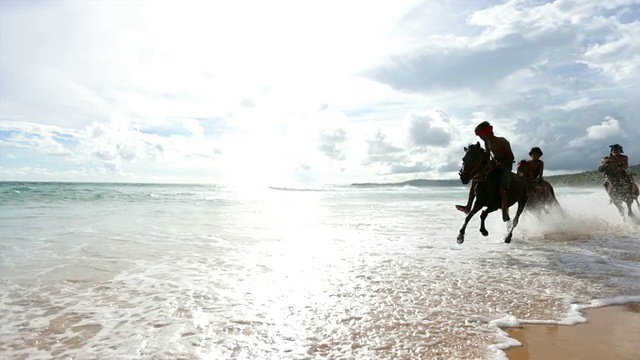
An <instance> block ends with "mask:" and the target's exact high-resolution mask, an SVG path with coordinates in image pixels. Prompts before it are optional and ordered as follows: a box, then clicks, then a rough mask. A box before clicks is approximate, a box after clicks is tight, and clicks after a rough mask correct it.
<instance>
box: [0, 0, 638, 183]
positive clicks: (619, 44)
mask: <svg viewBox="0 0 640 360" xmlns="http://www.w3.org/2000/svg"><path fill="white" fill-rule="evenodd" d="M638 34H640V0H594V1H591V0H557V1H536V0H531V1H523V0H507V1H483V0H427V1H417V0H394V1H383V0H380V1H378V0H348V1H347V0H323V1H315V0H309V1H296V0H272V1H262V0H234V1H189V0H183V1H176V0H174V1H161V0H154V1H142V0H140V1H136V0H132V1H110V0H102V1H80V0H75V1H36V0H33V1H11V0H2V1H0V180H24V181H92V182H93V181H97V182H153V183H158V182H159V183H207V184H209V183H210V184H223V185H224V184H236V185H250V186H263V185H268V186H295V187H303V186H307V187H311V186H320V185H326V184H350V183H354V182H399V181H405V180H411V179H455V178H457V172H458V170H459V169H460V166H461V158H462V156H463V155H464V150H463V148H464V146H465V145H467V144H470V143H475V142H476V141H478V140H479V139H478V138H477V137H476V136H475V135H474V133H473V129H474V128H475V126H476V125H477V124H479V123H480V122H482V121H489V122H490V123H491V124H492V125H493V127H494V131H495V134H496V135H497V136H502V137H505V138H507V139H508V140H509V141H510V143H511V145H512V148H513V151H514V153H515V156H516V159H517V160H520V159H525V158H528V155H527V154H528V152H529V149H530V148H531V147H533V146H539V147H541V148H542V150H543V151H544V156H543V158H542V160H544V161H545V174H547V175H553V174H561V173H572V172H580V171H587V170H593V169H595V168H596V167H597V165H598V163H599V162H600V158H601V157H603V156H605V155H607V154H608V152H609V147H608V146H609V145H610V144H614V143H619V144H621V145H622V146H623V147H624V152H625V154H627V155H628V156H629V159H630V163H632V164H637V163H640V141H639V140H640V36H638Z"/></svg>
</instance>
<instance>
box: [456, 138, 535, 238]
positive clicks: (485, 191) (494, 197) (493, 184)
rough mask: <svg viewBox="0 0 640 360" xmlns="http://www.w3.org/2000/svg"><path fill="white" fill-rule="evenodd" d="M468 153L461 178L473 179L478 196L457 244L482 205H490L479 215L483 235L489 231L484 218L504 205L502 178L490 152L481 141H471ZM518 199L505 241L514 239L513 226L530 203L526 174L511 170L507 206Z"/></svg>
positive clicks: (465, 180) (464, 180) (466, 152)
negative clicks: (501, 199)
mask: <svg viewBox="0 0 640 360" xmlns="http://www.w3.org/2000/svg"><path fill="white" fill-rule="evenodd" d="M464 151H465V155H464V157H463V158H462V169H460V173H459V175H460V181H462V183H463V184H468V183H469V182H470V181H471V182H472V185H471V186H472V189H473V191H475V195H476V199H475V202H474V203H473V207H472V208H471V211H470V212H469V214H467V217H466V218H465V219H464V225H462V228H461V229H460V234H458V239H457V240H458V244H462V243H463V242H464V232H465V229H466V228H467V224H468V223H469V220H471V218H472V217H473V216H474V215H475V214H476V213H477V212H478V211H480V209H482V208H483V207H485V206H486V207H487V208H486V210H484V211H482V214H481V215H480V233H481V234H482V235H483V236H487V235H489V232H488V231H487V229H486V228H485V219H486V218H487V216H488V215H489V213H492V212H494V211H496V210H498V209H500V208H501V201H500V193H499V192H498V186H499V179H498V174H497V173H495V172H493V171H492V170H493V169H492V168H491V166H490V165H489V164H490V162H489V154H488V153H487V152H486V151H485V150H484V149H483V148H482V146H480V143H479V142H478V143H476V144H471V145H469V146H468V147H465V148H464ZM516 202H517V203H518V210H517V211H516V216H515V217H514V218H513V222H512V223H511V225H510V226H509V229H508V230H509V232H508V233H507V236H506V237H505V238H504V242H505V243H510V242H511V237H512V236H513V229H515V227H516V226H517V225H518V220H519V219H520V215H521V214H522V211H523V210H524V207H525V205H526V204H527V183H526V181H525V179H524V177H522V176H519V175H516V174H514V173H511V175H510V179H509V189H508V190H507V206H509V207H511V206H512V205H513V204H515V203H516Z"/></svg>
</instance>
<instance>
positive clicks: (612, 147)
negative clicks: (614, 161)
mask: <svg viewBox="0 0 640 360" xmlns="http://www.w3.org/2000/svg"><path fill="white" fill-rule="evenodd" d="M609 147H610V148H611V151H610V152H609V153H610V154H613V150H620V154H624V151H623V150H622V146H620V144H613V145H609Z"/></svg>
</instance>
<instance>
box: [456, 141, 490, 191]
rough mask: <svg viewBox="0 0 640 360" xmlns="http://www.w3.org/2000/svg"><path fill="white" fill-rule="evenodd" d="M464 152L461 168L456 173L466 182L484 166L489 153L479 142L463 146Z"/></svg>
mask: <svg viewBox="0 0 640 360" xmlns="http://www.w3.org/2000/svg"><path fill="white" fill-rule="evenodd" d="M464 152H465V154H464V157H463V158H462V169H460V172H459V173H458V175H459V176H460V181H462V183H463V184H468V183H469V181H471V179H473V177H474V176H475V175H476V174H477V173H478V172H480V171H482V170H483V169H484V168H485V166H486V165H487V162H488V160H489V155H488V154H487V153H486V152H485V151H484V149H483V148H482V146H480V142H477V143H475V144H471V145H469V146H467V147H465V148H464Z"/></svg>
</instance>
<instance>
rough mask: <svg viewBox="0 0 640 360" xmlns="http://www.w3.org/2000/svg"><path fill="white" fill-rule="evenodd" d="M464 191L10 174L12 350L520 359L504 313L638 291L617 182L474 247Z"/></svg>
mask: <svg viewBox="0 0 640 360" xmlns="http://www.w3.org/2000/svg"><path fill="white" fill-rule="evenodd" d="M467 191H468V188H467V187H462V186H460V187H456V186H451V187H420V188H416V187H371V188H356V187H349V186H333V187H325V188H318V189H273V188H252V189H248V188H245V189H240V188H234V187H222V186H213V185H149V184H91V183H16V182H4V183H0V319H1V321H0V357H1V358H3V359H5V358H6V359H51V358H53V359H71V358H73V359H326V358H332V359H447V360H449V359H506V355H505V353H504V351H503V349H505V348H506V347H508V346H513V345H517V344H518V343H517V341H515V340H514V339H510V338H508V337H507V336H506V333H505V332H504V331H502V330H501V328H500V326H518V325H519V324H524V323H550V324H552V323H560V324H575V323H579V322H584V321H585V319H584V318H583V317H582V316H581V313H580V310H581V309H584V308H588V307H597V306H603V305H607V304H617V303H626V302H640V226H637V225H633V224H631V223H624V222H623V221H622V219H621V217H620V216H619V214H618V212H617V211H616V209H615V208H614V206H613V205H609V203H608V198H607V196H606V194H605V192H604V189H602V188H586V189H584V188H556V193H557V195H558V199H559V201H560V203H561V205H562V206H563V208H564V210H565V212H566V213H567V214H568V215H567V217H566V218H562V217H561V216H559V215H558V214H554V213H552V214H550V215H548V216H545V217H544V218H542V219H538V218H536V217H534V216H532V215H531V214H528V213H525V214H524V215H523V217H522V218H521V222H520V224H519V226H518V227H517V228H516V230H515V232H514V237H513V241H512V243H511V244H504V243H503V241H502V238H503V236H504V235H505V233H506V227H505V224H504V223H502V221H501V216H500V214H499V212H495V213H493V214H491V215H490V216H489V218H488V219H487V228H488V230H489V233H490V234H489V236H488V237H483V236H482V235H481V234H480V233H479V231H478V228H479V224H480V219H479V214H478V215H476V217H475V218H474V219H473V220H472V221H471V222H470V224H469V227H468V228H467V232H466V241H465V243H464V244H461V245H459V244H457V243H456V236H457V234H458V231H459V229H460V227H461V226H462V223H463V220H464V215H463V214H462V213H460V212H458V211H457V210H455V208H454V204H462V203H464V202H465V200H466V196H467ZM634 210H635V211H636V212H637V213H638V214H640V211H639V210H638V208H637V207H636V205H634ZM514 213H515V207H513V208H512V209H511V214H512V217H513V214H514Z"/></svg>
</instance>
